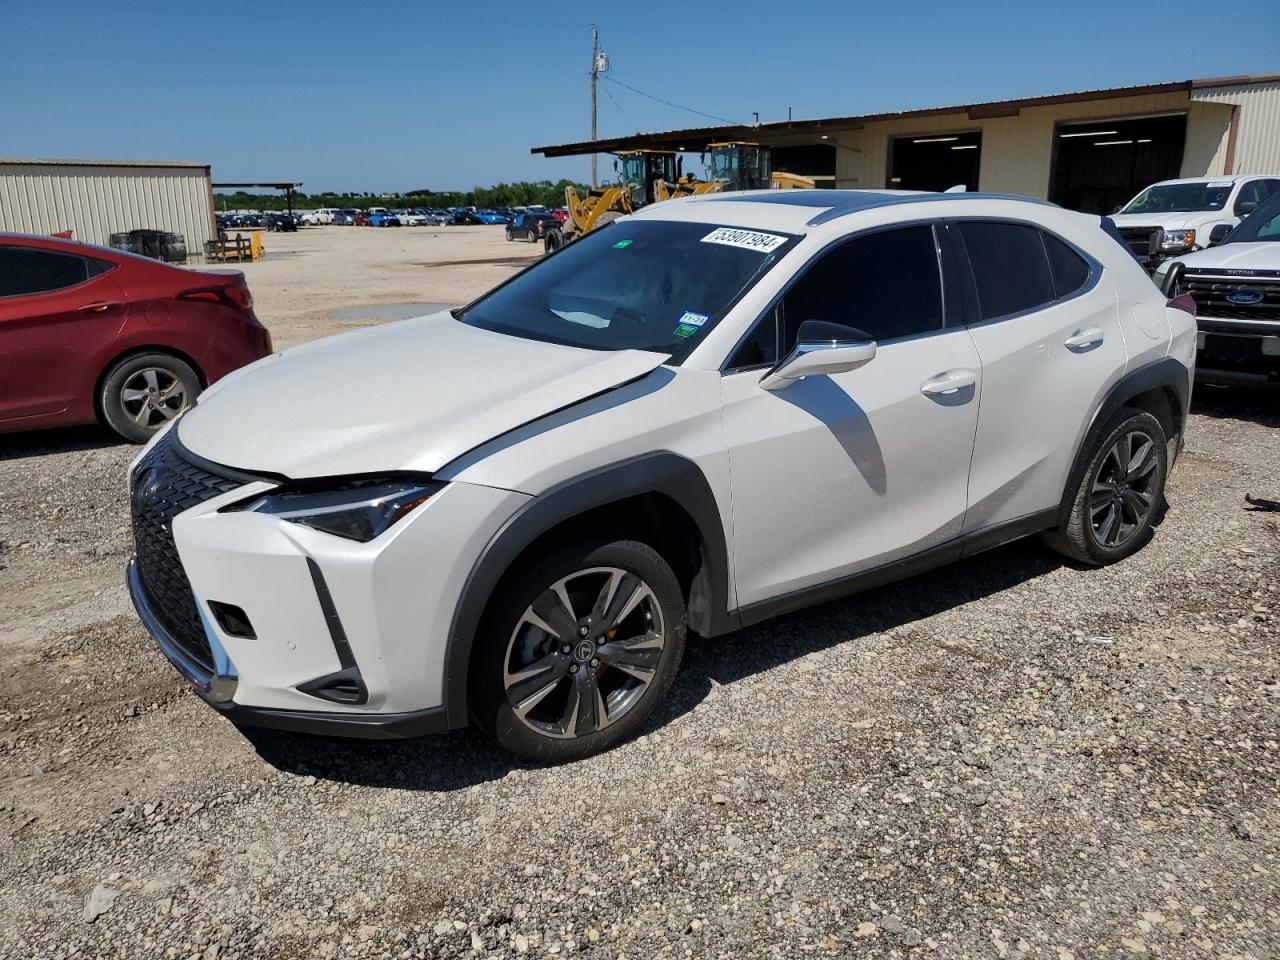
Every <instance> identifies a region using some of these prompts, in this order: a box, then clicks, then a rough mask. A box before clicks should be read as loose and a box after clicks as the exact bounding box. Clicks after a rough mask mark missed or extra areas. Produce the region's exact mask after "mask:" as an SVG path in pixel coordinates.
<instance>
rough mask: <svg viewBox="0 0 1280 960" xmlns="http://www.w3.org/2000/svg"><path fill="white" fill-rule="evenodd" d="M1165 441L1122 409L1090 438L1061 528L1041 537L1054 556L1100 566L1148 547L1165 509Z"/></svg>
mask: <svg viewBox="0 0 1280 960" xmlns="http://www.w3.org/2000/svg"><path fill="white" fill-rule="evenodd" d="M1168 472H1169V454H1168V438H1167V437H1166V435H1165V432H1164V428H1163V427H1162V426H1161V425H1160V421H1159V420H1157V419H1156V418H1155V417H1153V416H1152V415H1151V414H1149V413H1147V412H1146V411H1144V410H1137V409H1135V408H1133V407H1122V408H1121V409H1120V410H1118V411H1117V412H1116V414H1115V415H1114V416H1113V417H1112V418H1111V419H1110V420H1109V421H1107V423H1106V425H1104V426H1103V428H1102V429H1101V430H1099V431H1098V432H1097V433H1096V434H1094V437H1093V442H1092V446H1091V447H1090V454H1089V460H1088V464H1087V466H1086V467H1085V470H1084V473H1083V475H1082V476H1081V477H1080V479H1079V482H1078V484H1077V486H1076V489H1075V493H1074V496H1073V498H1072V501H1071V510H1070V513H1069V514H1068V515H1067V520H1066V523H1064V524H1063V525H1062V526H1061V527H1059V528H1058V529H1057V530H1053V531H1050V532H1048V533H1046V534H1045V535H1044V540H1045V542H1046V543H1047V544H1048V545H1049V546H1050V547H1051V548H1053V549H1054V550H1056V551H1057V552H1058V553H1061V554H1063V555H1064V556H1067V557H1070V558H1071V559H1073V560H1077V561H1079V562H1080V563H1087V564H1090V565H1091V566H1105V565H1106V564H1110V563H1115V562H1116V561H1117V560H1123V559H1124V558H1125V557H1127V556H1129V555H1130V554H1133V553H1135V552H1136V551H1138V550H1139V549H1141V547H1142V546H1143V544H1145V543H1146V542H1147V540H1148V539H1149V537H1150V533H1151V526H1152V523H1153V522H1154V521H1155V518H1156V516H1157V514H1158V512H1159V510H1160V508H1161V506H1162V505H1163V504H1164V483H1165V478H1166V477H1167V476H1168Z"/></svg>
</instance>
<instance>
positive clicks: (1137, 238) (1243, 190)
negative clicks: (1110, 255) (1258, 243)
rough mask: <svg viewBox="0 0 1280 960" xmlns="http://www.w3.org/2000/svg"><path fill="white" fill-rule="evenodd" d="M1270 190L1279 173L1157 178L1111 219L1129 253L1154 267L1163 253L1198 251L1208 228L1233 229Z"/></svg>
mask: <svg viewBox="0 0 1280 960" xmlns="http://www.w3.org/2000/svg"><path fill="white" fill-rule="evenodd" d="M1276 193H1280V174H1278V175H1272V174H1265V175H1264V174H1250V175H1247V176H1227V177H1199V178H1195V179H1186V180H1162V181H1161V182H1160V183H1155V184H1152V185H1151V186H1149V187H1147V188H1146V189H1145V190H1143V191H1142V192H1141V193H1139V194H1138V195H1137V196H1136V197H1134V198H1133V199H1132V200H1130V201H1129V202H1128V203H1127V204H1125V205H1124V206H1123V207H1121V208H1120V209H1119V210H1118V211H1116V212H1115V213H1114V214H1112V217H1111V219H1112V220H1113V221H1115V225H1116V228H1117V229H1118V230H1119V231H1120V236H1121V237H1123V238H1124V241H1125V243H1127V244H1128V245H1129V248H1130V249H1131V250H1132V251H1133V253H1134V256H1136V257H1137V258H1138V260H1139V261H1141V262H1142V263H1143V264H1144V265H1145V266H1146V267H1147V269H1149V270H1154V269H1155V268H1156V267H1158V266H1159V265H1160V263H1161V262H1163V261H1164V260H1166V259H1168V258H1169V257H1176V256H1179V255H1181V254H1184V253H1191V252H1192V251H1194V250H1203V249H1204V248H1205V247H1207V246H1209V235H1210V234H1211V233H1212V232H1213V229H1214V227H1226V228H1228V229H1229V228H1231V227H1234V226H1235V225H1236V224H1237V223H1239V222H1240V221H1241V220H1242V219H1243V218H1244V217H1247V216H1248V215H1249V214H1251V213H1253V211H1254V210H1256V209H1258V207H1259V206H1260V205H1261V204H1262V203H1263V201H1265V200H1266V199H1267V198H1268V197H1270V196H1271V195H1273V194H1276ZM1221 232H1225V231H1221Z"/></svg>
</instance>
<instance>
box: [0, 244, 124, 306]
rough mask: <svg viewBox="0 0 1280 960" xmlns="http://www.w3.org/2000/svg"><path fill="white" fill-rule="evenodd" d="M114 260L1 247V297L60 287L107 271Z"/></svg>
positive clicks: (80, 281)
mask: <svg viewBox="0 0 1280 960" xmlns="http://www.w3.org/2000/svg"><path fill="white" fill-rule="evenodd" d="M114 266H115V264H112V263H107V262H106V261H105V260H90V259H87V258H85V257H78V256H75V255H74V254H68V253H54V252H53V251H52V250H35V249H32V248H30V247H0V297H21V296H27V295H29V294H33V293H48V292H49V291H51V290H63V289H65V288H67V287H74V286H76V285H77V284H80V283H84V282H85V281H87V280H89V279H91V278H93V277H96V276H99V275H100V274H103V273H106V272H107V271H108V270H110V269H112V267H114Z"/></svg>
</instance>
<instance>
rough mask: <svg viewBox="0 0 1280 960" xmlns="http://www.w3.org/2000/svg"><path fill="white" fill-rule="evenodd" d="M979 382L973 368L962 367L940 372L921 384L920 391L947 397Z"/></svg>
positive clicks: (926, 394)
mask: <svg viewBox="0 0 1280 960" xmlns="http://www.w3.org/2000/svg"><path fill="white" fill-rule="evenodd" d="M977 382H978V375H977V374H976V373H974V372H973V371H972V370H967V369H965V368H963V367H962V368H960V369H958V370H948V371H947V372H946V373H940V374H938V375H937V376H936V377H932V378H930V379H928V380H926V381H925V382H924V383H922V384H920V392H921V393H923V394H924V395H925V396H926V397H946V396H950V395H951V394H953V393H956V392H957V391H960V390H963V389H964V388H965V387H972V386H973V385H974V384H975V383H977Z"/></svg>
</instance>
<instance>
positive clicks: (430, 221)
mask: <svg viewBox="0 0 1280 960" xmlns="http://www.w3.org/2000/svg"><path fill="white" fill-rule="evenodd" d="M526 212H529V213H542V214H546V215H548V216H552V217H555V218H556V219H557V220H558V221H559V222H561V223H563V222H564V220H565V219H566V218H567V217H568V212H567V211H565V210H563V209H561V210H547V209H546V208H518V207H493V208H482V209H479V210H473V209H472V208H470V207H448V208H443V207H413V208H408V209H404V208H402V209H395V210H389V209H387V208H386V207H370V208H369V209H367V210H357V209H354V208H337V207H322V208H321V209H319V210H311V211H309V212H307V213H304V214H302V215H301V222H302V223H304V224H313V225H317V226H329V225H332V226H342V227H443V226H465V225H468V224H505V225H507V226H508V227H509V226H510V225H511V223H512V221H513V220H514V219H515V218H516V217H518V216H520V215H521V214H523V213H526Z"/></svg>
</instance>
